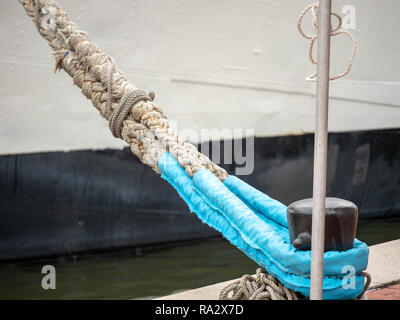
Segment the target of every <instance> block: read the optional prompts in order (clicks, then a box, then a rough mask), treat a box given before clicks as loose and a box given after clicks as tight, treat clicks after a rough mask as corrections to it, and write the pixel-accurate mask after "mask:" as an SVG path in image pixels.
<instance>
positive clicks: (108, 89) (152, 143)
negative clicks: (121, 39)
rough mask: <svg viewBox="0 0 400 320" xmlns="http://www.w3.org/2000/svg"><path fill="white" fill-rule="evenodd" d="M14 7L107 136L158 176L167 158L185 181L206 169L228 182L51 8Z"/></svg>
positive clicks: (47, 3) (48, 4) (44, 4)
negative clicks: (43, 41) (102, 124)
mask: <svg viewBox="0 0 400 320" xmlns="http://www.w3.org/2000/svg"><path fill="white" fill-rule="evenodd" d="M19 1H20V3H21V4H22V5H23V6H24V8H25V10H26V13H27V14H28V15H29V16H30V17H32V18H33V22H34V24H35V26H36V28H37V29H38V31H39V33H40V34H41V35H42V36H43V37H44V38H45V39H46V40H47V41H48V43H49V45H50V47H51V48H52V49H53V51H54V57H55V60H56V65H55V70H56V71H57V70H60V69H64V70H65V71H66V72H67V73H68V74H69V75H70V76H71V77H72V78H73V80H74V84H76V85H77V86H78V87H80V88H81V90H82V93H83V94H84V95H85V96H86V97H87V98H88V99H90V100H91V101H92V103H93V105H94V106H95V107H96V108H97V109H98V110H99V112H100V114H101V115H102V116H103V117H104V118H106V119H107V120H109V126H110V129H111V132H112V134H113V135H114V136H116V137H119V138H122V139H123V140H124V141H125V142H126V143H128V144H129V146H130V148H131V150H132V152H133V153H134V154H135V155H136V156H137V157H138V158H139V159H140V160H141V161H142V162H143V163H145V164H147V165H149V166H150V167H152V168H153V169H154V170H155V171H156V172H159V169H158V160H159V158H160V157H161V156H162V155H163V154H164V153H165V152H169V153H171V155H172V156H174V157H175V158H176V159H177V161H178V162H179V164H180V165H181V166H182V167H183V168H185V171H186V173H187V174H188V175H189V176H193V175H194V174H195V173H196V172H197V171H198V170H200V169H203V168H206V169H208V170H210V171H211V172H212V173H213V174H214V175H216V176H217V177H218V178H219V179H220V180H222V181H224V180H225V179H226V178H227V177H228V174H227V172H226V171H225V170H224V169H222V168H220V167H219V166H217V165H216V164H214V163H213V162H211V160H210V159H209V158H207V157H206V156H205V155H203V154H201V153H200V152H199V151H198V150H197V148H196V147H195V146H194V145H192V144H190V143H188V142H185V141H184V140H183V139H182V138H181V137H179V135H178V134H177V132H176V131H174V130H172V128H170V127H169V123H168V120H167V117H166V116H165V114H164V113H163V111H162V109H161V108H160V107H159V106H157V105H155V104H154V103H153V100H154V94H153V93H151V92H150V93H149V94H146V93H145V92H143V91H139V90H138V89H137V88H136V87H135V86H134V85H132V84H131V83H130V82H129V81H128V79H127V78H126V76H125V75H124V74H123V73H122V72H121V71H120V70H118V68H117V66H116V64H115V62H114V60H113V59H112V58H111V57H110V56H109V55H107V54H106V53H105V52H103V51H102V50H100V48H98V47H97V45H96V44H95V43H94V42H93V41H92V40H91V39H90V38H89V36H88V34H87V33H86V32H83V31H81V30H79V29H78V27H77V26H76V25H75V24H74V23H73V22H72V21H71V20H70V19H69V17H68V15H67V14H66V13H65V12H64V11H63V10H61V8H60V6H59V5H58V4H57V3H56V2H54V1H52V0H36V1H35V0H19Z"/></svg>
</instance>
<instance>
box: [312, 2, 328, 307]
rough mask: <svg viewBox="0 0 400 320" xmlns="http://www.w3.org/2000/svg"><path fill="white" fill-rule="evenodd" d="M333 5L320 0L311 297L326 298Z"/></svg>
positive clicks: (316, 298)
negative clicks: (325, 253) (326, 201)
mask: <svg viewBox="0 0 400 320" xmlns="http://www.w3.org/2000/svg"><path fill="white" fill-rule="evenodd" d="M331 7H332V1H331V0H320V1H319V12H318V65H317V103H316V112H315V141H314V182H313V214H312V241H311V288H310V299H311V300H322V281H323V275H324V246H325V199H326V167H327V165H326V161H327V151H328V147H327V145H328V101H329V56H330V32H331Z"/></svg>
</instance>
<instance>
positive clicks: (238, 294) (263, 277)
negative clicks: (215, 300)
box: [219, 268, 371, 300]
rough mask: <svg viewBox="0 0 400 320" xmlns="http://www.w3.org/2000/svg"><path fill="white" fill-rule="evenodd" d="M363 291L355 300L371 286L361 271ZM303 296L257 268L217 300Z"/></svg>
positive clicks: (294, 298) (296, 297)
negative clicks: (363, 281)
mask: <svg viewBox="0 0 400 320" xmlns="http://www.w3.org/2000/svg"><path fill="white" fill-rule="evenodd" d="M361 275H362V276H363V277H364V278H365V279H366V281H365V284H364V290H363V291H362V293H361V294H360V295H359V296H358V297H357V298H356V299H355V300H364V299H365V295H364V294H365V292H366V291H367V290H368V288H369V285H370V284H371V276H370V275H369V273H367V272H365V271H363V272H361ZM302 299H306V298H305V297H304V296H302V295H300V294H298V293H296V292H294V291H293V290H290V289H288V288H286V287H285V286H284V285H283V284H282V283H280V282H279V281H278V280H277V279H275V278H274V277H273V276H271V275H270V274H269V273H268V272H267V271H266V270H265V269H263V268H258V269H257V270H256V274H255V275H254V276H251V275H248V274H245V275H243V276H242V277H241V278H240V279H238V280H236V281H234V282H232V283H230V284H228V285H227V286H226V287H225V288H223V289H222V290H221V292H220V294H219V300H302Z"/></svg>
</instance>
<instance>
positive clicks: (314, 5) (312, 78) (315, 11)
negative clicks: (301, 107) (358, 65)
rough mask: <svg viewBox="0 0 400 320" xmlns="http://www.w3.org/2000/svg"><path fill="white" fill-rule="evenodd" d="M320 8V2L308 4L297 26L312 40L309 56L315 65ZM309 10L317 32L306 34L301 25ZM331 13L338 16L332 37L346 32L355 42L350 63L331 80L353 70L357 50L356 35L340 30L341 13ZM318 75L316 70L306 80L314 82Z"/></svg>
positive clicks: (302, 33) (305, 36) (304, 35)
mask: <svg viewBox="0 0 400 320" xmlns="http://www.w3.org/2000/svg"><path fill="white" fill-rule="evenodd" d="M318 8H319V3H318V2H316V3H312V4H310V5H308V6H307V7H306V8H305V9H304V10H303V11H302V12H301V14H300V16H299V20H298V21H297V28H298V30H299V32H300V34H301V35H302V36H303V37H304V38H306V39H309V40H311V41H310V46H309V49H308V58H309V60H310V61H311V63H313V64H315V65H317V64H318V62H317V61H315V59H314V57H313V49H314V43H315V41H316V40H317V39H318ZM308 11H310V12H311V15H312V21H311V24H312V26H313V28H314V31H315V34H313V35H308V34H306V33H305V32H304V31H303V29H302V27H301V25H302V22H303V18H304V16H305V15H306V13H307V12H308ZM331 15H332V16H334V17H336V18H337V19H338V25H337V26H336V28H333V27H332V26H331V30H332V31H331V33H330V34H331V37H335V36H338V35H340V34H345V35H347V36H348V37H349V38H350V39H351V41H352V42H353V48H352V51H351V55H350V59H349V62H348V64H347V67H346V69H345V71H344V72H342V73H339V74H337V75H335V76H332V77H330V78H329V80H336V79H340V78H343V77H345V76H346V75H347V74H349V72H350V70H351V68H352V66H353V60H354V56H355V54H356V51H357V42H356V39H355V38H354V36H353V35H352V34H351V32H350V31H347V30H343V29H341V30H339V29H340V28H341V27H342V18H341V17H340V15H338V14H337V13H335V12H332V13H331ZM316 77H317V73H316V72H315V73H313V74H312V75H310V76H308V77H307V78H306V80H307V81H310V82H314V81H316Z"/></svg>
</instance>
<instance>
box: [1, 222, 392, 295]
mask: <svg viewBox="0 0 400 320" xmlns="http://www.w3.org/2000/svg"><path fill="white" fill-rule="evenodd" d="M357 237H358V238H359V239H360V240H362V241H365V242H366V243H367V244H368V245H374V244H377V243H381V242H386V241H390V240H395V239H399V238H400V219H391V220H370V221H360V222H359V225H358V231H357ZM47 264H50V265H53V266H54V267H55V269H56V290H43V289H42V287H41V280H42V277H43V276H44V275H43V274H41V268H42V266H43V265H47ZM256 268H257V265H256V264H255V263H254V262H253V261H252V260H250V259H249V258H247V257H246V256H245V255H244V254H243V253H241V252H240V251H239V250H238V249H236V248H235V247H233V246H232V245H230V244H229V243H228V242H227V241H225V240H222V239H220V240H218V239H214V240H210V241H204V242H201V243H195V244H188V245H181V246H176V247H171V248H167V249H162V250H157V251H149V252H145V253H142V254H138V253H137V252H136V251H124V252H117V253H113V254H101V255H85V256H80V257H67V258H62V259H60V258H58V259H46V260H35V261H25V262H18V263H5V264H0V299H131V298H137V299H149V298H153V297H158V296H163V295H167V294H170V293H172V292H177V291H181V290H187V289H192V288H197V287H201V286H205V285H208V284H213V283H216V282H221V281H225V280H229V279H233V278H237V277H240V276H241V275H243V274H245V273H254V271H255V269H256Z"/></svg>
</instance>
